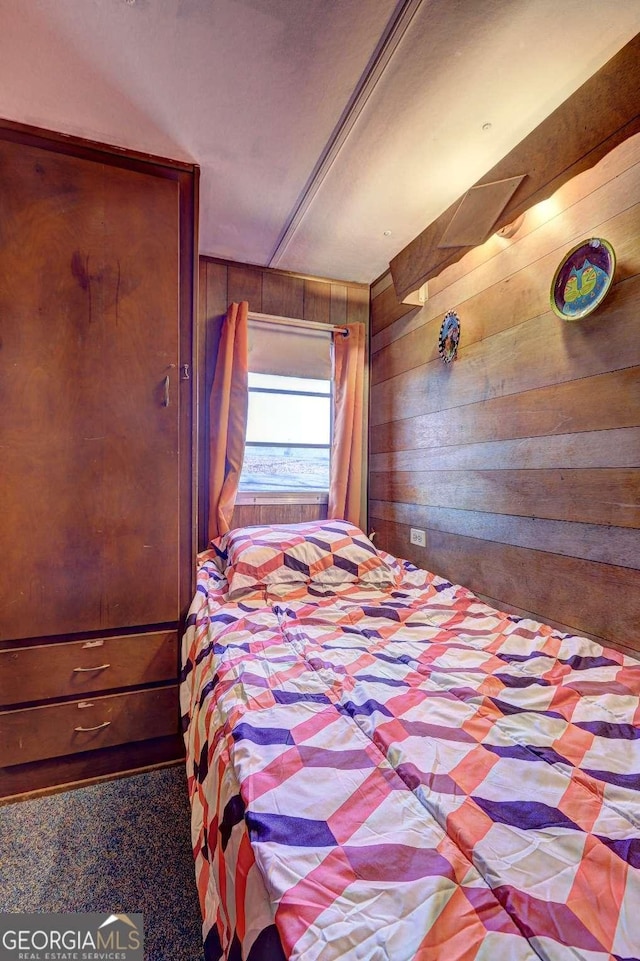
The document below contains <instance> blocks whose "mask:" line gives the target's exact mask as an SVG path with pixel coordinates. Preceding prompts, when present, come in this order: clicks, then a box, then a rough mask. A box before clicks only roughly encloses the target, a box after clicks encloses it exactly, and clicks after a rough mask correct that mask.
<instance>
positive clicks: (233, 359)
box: [209, 301, 249, 540]
mask: <svg viewBox="0 0 640 961" xmlns="http://www.w3.org/2000/svg"><path fill="white" fill-rule="evenodd" d="M248 311H249V304H248V303H247V302H246V301H243V302H242V303H241V304H231V305H230V306H229V309H228V311H227V316H226V317H225V319H224V322H223V324H222V331H221V334H220V344H219V347H218V355H217V359H216V369H215V374H214V377H213V384H212V387H211V396H210V399H209V540H212V539H213V538H214V537H219V536H220V535H221V534H225V533H226V532H227V531H228V530H229V525H230V523H231V516H232V514H233V508H234V506H235V502H236V494H237V493H238V482H239V480H240V472H241V470H242V461H243V458H244V444H245V439H246V434H247V406H248V376H247V372H248V356H249V349H248Z"/></svg>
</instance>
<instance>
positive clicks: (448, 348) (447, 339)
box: [438, 310, 460, 364]
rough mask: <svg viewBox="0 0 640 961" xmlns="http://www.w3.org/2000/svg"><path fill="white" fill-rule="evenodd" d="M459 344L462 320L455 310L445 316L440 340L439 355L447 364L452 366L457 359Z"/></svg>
mask: <svg viewBox="0 0 640 961" xmlns="http://www.w3.org/2000/svg"><path fill="white" fill-rule="evenodd" d="M459 343H460V319H459V317H458V315H457V314H456V312H455V311H454V310H450V311H449V312H448V313H446V314H445V315H444V320H443V321H442V327H441V328H440V338H439V340H438V353H439V354H440V356H441V357H442V359H443V361H444V362H445V364H450V363H451V361H452V360H454V359H455V356H456V354H457V352H458V344H459Z"/></svg>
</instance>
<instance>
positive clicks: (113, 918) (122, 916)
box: [98, 914, 138, 931]
mask: <svg viewBox="0 0 640 961" xmlns="http://www.w3.org/2000/svg"><path fill="white" fill-rule="evenodd" d="M116 921H122V922H123V923H124V924H128V925H129V927H131V928H133V930H134V931H137V930H138V927H137V925H135V924H134V923H133V921H132V920H131V918H129V917H128V916H127V915H126V914H110V915H109V917H108V918H107V920H106V921H103V922H102V924H101V925H100V928H106V927H107V926H108V925H109V924H115V922H116ZM100 928H99V929H98V930H100Z"/></svg>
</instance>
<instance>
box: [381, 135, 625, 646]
mask: <svg viewBox="0 0 640 961" xmlns="http://www.w3.org/2000/svg"><path fill="white" fill-rule="evenodd" d="M639 200H640V135H636V136H635V137H632V138H630V139H629V140H627V141H625V143H623V144H621V145H620V146H618V147H617V148H616V149H615V150H614V151H612V152H611V153H610V154H609V155H608V156H607V157H605V158H604V159H603V160H602V161H601V162H600V163H599V164H598V165H597V166H596V167H594V168H593V169H591V170H589V171H587V172H585V173H582V174H580V175H579V176H577V177H575V178H574V179H572V180H571V181H569V182H568V183H567V184H565V186H564V187H562V188H561V190H559V191H558V192H557V194H556V195H555V196H554V197H553V198H551V200H549V201H547V202H545V204H544V205H540V206H539V207H536V208H533V209H532V210H531V211H529V213H528V214H527V215H526V217H525V221H524V224H523V225H522V227H521V228H520V230H519V231H518V233H517V234H516V235H515V236H514V237H513V238H512V239H511V240H504V239H501V238H498V237H495V236H494V237H492V238H490V239H489V240H488V241H487V243H486V244H484V245H483V246H482V247H478V248H475V249H474V250H472V251H470V252H469V253H468V254H466V256H465V257H464V258H463V259H462V260H460V261H459V262H458V263H457V264H454V265H452V266H450V267H448V268H447V269H446V270H445V271H443V272H442V273H441V274H440V275H439V276H438V277H436V278H434V280H432V281H430V282H429V300H428V301H427V303H426V304H425V305H424V307H423V308H421V309H419V310H412V311H411V312H410V313H405V314H404V315H402V314H401V312H400V311H401V309H402V308H399V306H398V304H397V301H396V299H395V295H393V293H392V291H393V289H392V288H391V292H390V290H389V288H387V289H386V290H382V291H381V292H380V293H378V294H377V296H376V297H375V298H374V299H373V300H372V309H371V325H372V331H371V332H372V358H371V405H370V425H371V426H370V437H369V444H370V461H369V468H370V478H369V517H370V526H371V527H372V528H375V529H376V530H377V532H378V539H377V543H378V545H379V546H381V547H383V548H386V549H388V550H390V551H392V552H393V553H395V554H398V555H400V556H403V557H408V558H410V559H411V560H413V561H414V562H416V563H418V564H419V565H420V566H422V567H426V568H428V569H430V570H433V571H436V572H437V573H439V574H442V575H444V576H446V577H448V578H450V579H452V580H453V581H455V582H457V583H461V584H464V585H466V586H468V587H470V588H471V589H472V590H473V591H475V592H476V593H478V594H480V595H481V596H483V597H484V598H486V599H487V600H488V601H489V603H491V604H493V605H494V606H496V607H499V608H501V609H503V610H507V611H509V612H516V613H530V614H532V615H533V616H534V617H535V618H536V619H538V620H542V621H544V622H546V623H549V624H551V625H552V626H558V627H560V628H561V629H563V630H569V631H573V632H577V633H582V634H587V635H588V636H591V637H594V638H595V639H597V640H599V641H603V642H606V643H610V644H612V645H615V646H618V647H621V648H625V649H630V650H633V651H636V652H640V470H639V468H640V231H639V229H638V227H639V225H640V203H639V202H638V201H639ZM592 236H600V237H604V238H606V239H607V240H609V241H610V242H611V243H612V244H613V247H614V249H615V251H616V254H617V268H616V273H615V282H614V285H613V286H612V288H611V290H610V291H609V294H608V296H607V298H606V300H605V301H604V302H603V304H602V305H601V306H600V308H599V309H598V310H596V311H595V312H594V313H593V314H592V315H591V316H590V317H587V318H585V319H583V320H580V321H574V322H570V323H568V322H565V321H563V320H561V319H559V318H558V317H556V315H555V314H554V313H553V312H552V311H551V309H550V307H549V291H550V286H551V281H552V278H553V274H554V271H555V268H556V266H557V265H558V263H559V261H560V260H561V258H562V256H563V255H564V253H565V252H566V251H567V250H569V249H570V248H571V247H572V246H574V245H575V244H576V243H578V242H579V241H581V240H584V239H588V238H589V237H592ZM380 286H382V285H381V284H378V285H377V289H378V290H379V289H380ZM451 309H455V310H456V311H457V313H458V315H459V317H460V322H461V341H460V347H459V350H458V357H457V359H456V360H455V361H454V362H453V363H452V364H450V365H448V366H447V365H445V364H443V363H442V361H441V360H440V359H439V357H438V333H439V330H440V325H441V323H442V319H443V316H444V314H445V312H446V311H447V310H451ZM410 527H418V528H422V529H425V530H426V532H427V546H426V548H420V547H414V546H412V545H410V542H409V529H410Z"/></svg>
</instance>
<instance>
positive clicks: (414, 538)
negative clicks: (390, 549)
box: [409, 527, 427, 547]
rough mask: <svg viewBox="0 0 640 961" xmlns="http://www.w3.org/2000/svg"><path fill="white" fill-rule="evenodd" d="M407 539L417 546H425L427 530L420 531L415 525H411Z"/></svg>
mask: <svg viewBox="0 0 640 961" xmlns="http://www.w3.org/2000/svg"><path fill="white" fill-rule="evenodd" d="M409 540H410V541H411V543H412V544H417V546H418V547H426V546H427V532H426V531H420V530H418V529H417V528H416V527H412V528H411V531H410V533H409Z"/></svg>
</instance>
